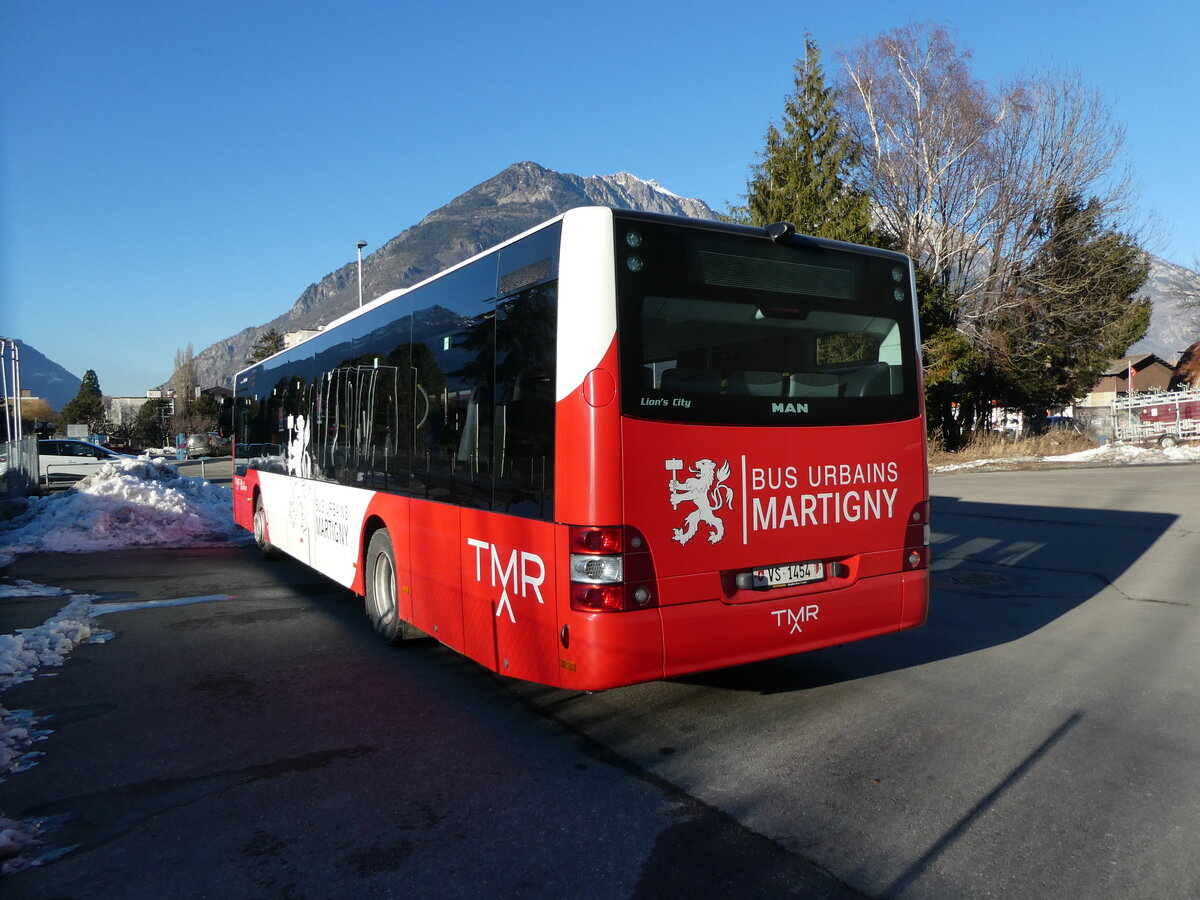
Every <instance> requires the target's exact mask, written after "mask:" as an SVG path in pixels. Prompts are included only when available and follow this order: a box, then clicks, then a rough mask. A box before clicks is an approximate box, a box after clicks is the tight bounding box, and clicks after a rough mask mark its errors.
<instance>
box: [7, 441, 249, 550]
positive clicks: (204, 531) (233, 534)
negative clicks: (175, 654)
mask: <svg viewBox="0 0 1200 900" xmlns="http://www.w3.org/2000/svg"><path fill="white" fill-rule="evenodd" d="M232 509H233V492H232V491H231V490H230V489H229V488H228V487H225V486H224V485H216V484H212V483H211V482H209V481H206V480H205V479H203V478H191V477H188V476H186V475H180V474H179V470H178V469H176V468H175V467H174V466H172V465H170V464H169V463H167V462H166V461H165V460H162V459H148V458H145V457H143V458H139V459H122V460H120V461H119V462H115V463H107V464H105V465H103V466H101V467H100V468H99V469H98V470H97V471H96V472H94V473H93V474H91V475H89V476H88V477H87V478H85V479H83V480H82V481H80V482H77V483H76V484H75V485H73V486H72V487H71V488H70V489H68V490H66V491H63V492H61V493H57V494H51V495H50V496H48V497H40V498H39V497H34V498H31V499H30V501H29V506H28V508H27V509H26V510H25V511H24V512H23V513H21V514H20V515H19V516H17V517H16V518H15V519H13V520H12V521H10V522H7V523H5V524H4V525H0V565H5V564H7V563H8V562H11V561H12V558H13V556H14V555H16V554H20V553H38V552H66V553H86V552H88V551H92V550H113V549H117V548H121V547H186V546H190V545H194V544H196V543H197V542H204V543H212V542H228V541H244V540H246V539H247V538H248V535H247V532H245V531H244V530H242V529H241V528H238V527H237V526H236V525H234V523H233V514H232Z"/></svg>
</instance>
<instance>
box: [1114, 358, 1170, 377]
mask: <svg viewBox="0 0 1200 900" xmlns="http://www.w3.org/2000/svg"><path fill="white" fill-rule="evenodd" d="M1154 363H1161V364H1162V365H1164V366H1166V367H1167V368H1168V369H1170V368H1171V364H1170V363H1169V362H1167V361H1166V360H1165V359H1163V358H1162V357H1161V356H1156V355H1155V354H1153V353H1135V354H1134V355H1133V356H1125V357H1122V358H1121V359H1114V360H1113V361H1112V362H1110V363H1109V364H1108V368H1107V369H1105V370H1104V371H1103V372H1102V373H1101V374H1103V375H1124V374H1125V373H1126V372H1128V371H1129V367H1130V366H1133V369H1134V371H1138V370H1140V369H1144V368H1146V366H1149V365H1153V364H1154Z"/></svg>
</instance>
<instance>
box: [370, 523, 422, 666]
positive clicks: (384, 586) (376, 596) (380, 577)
mask: <svg viewBox="0 0 1200 900" xmlns="http://www.w3.org/2000/svg"><path fill="white" fill-rule="evenodd" d="M364 599H365V604H366V607H367V616H368V617H369V618H370V619H371V627H373V628H374V629H375V630H376V631H377V632H378V633H379V635H380V636H381V637H382V638H383V639H384V640H385V641H387V643H389V644H398V643H400V642H401V641H403V640H405V639H407V638H410V637H416V636H417V635H419V634H420V632H419V631H418V630H417V629H415V628H413V627H412V626H411V625H409V624H408V623H407V622H405V621H404V620H403V619H401V618H400V604H399V598H398V597H397V593H396V551H395V550H394V549H393V548H392V536H391V535H390V534H388V530H387V529H386V528H380V529H379V530H378V531H376V532H375V533H374V534H373V535H371V542H370V543H369V544H368V545H367V577H366V597H365V598H364Z"/></svg>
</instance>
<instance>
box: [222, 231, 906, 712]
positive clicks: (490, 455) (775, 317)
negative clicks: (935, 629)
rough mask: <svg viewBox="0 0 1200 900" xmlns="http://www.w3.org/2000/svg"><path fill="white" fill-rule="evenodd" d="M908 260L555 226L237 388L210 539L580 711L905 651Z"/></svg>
mask: <svg viewBox="0 0 1200 900" xmlns="http://www.w3.org/2000/svg"><path fill="white" fill-rule="evenodd" d="M914 290H915V288H914V279H913V271H912V266H911V264H910V261H909V260H908V258H907V257H905V256H902V255H899V254H896V253H891V252H888V251H884V250H878V249H873V248H867V247H858V246H853V245H849V244H842V243H837V242H833V241H826V240H819V239H815V238H808V237H803V236H800V235H796V234H794V229H793V228H792V227H791V226H790V225H786V224H781V225H777V226H771V227H770V228H766V229H763V228H751V227H742V226H733V225H727V224H722V223H717V222H707V221H698V220H691V219H680V218H673V217H666V216H658V215H651V214H645V213H636V212H626V211H618V210H610V209H605V208H598V207H589V208H581V209H576V210H572V211H570V212H568V213H566V214H565V215H562V216H559V217H558V218H555V219H553V220H551V221H549V222H547V223H545V224H543V225H541V226H539V227H537V228H534V229H532V230H531V231H528V232H526V233H524V234H522V235H520V236H518V237H515V238H513V239H512V240H510V241H507V242H506V243H504V244H501V245H500V246H498V247H496V248H494V249H492V250H489V251H487V252H484V253H481V254H479V255H478V256H476V257H474V258H472V259H470V260H468V261H466V262H463V263H461V264H459V265H457V266H454V267H453V268H451V269H449V270H447V271H445V272H443V273H441V274H439V275H437V276H435V277H433V278H430V279H429V280H427V281H425V282H423V283H421V284H419V285H417V286H415V287H413V288H409V289H407V290H402V291H396V292H394V293H392V294H387V295H384V296H383V297H380V298H378V299H376V300H375V301H373V302H371V303H370V304H368V305H366V306H363V307H362V308H361V309H359V310H356V311H354V312H352V313H350V314H348V315H347V316H345V317H343V318H342V319H340V320H338V321H337V322H335V323H332V324H331V325H329V326H327V327H326V328H325V329H324V330H323V331H322V332H321V333H320V334H319V335H317V336H315V337H313V338H311V339H309V340H307V341H305V342H303V343H301V344H299V345H297V346H295V347H292V348H290V349H287V350H284V351H283V352H281V353H278V354H276V355H275V356H272V357H270V358H268V359H266V360H264V361H263V362H260V363H258V364H257V365H254V366H252V367H250V368H248V369H246V370H245V371H243V372H241V373H239V374H238V376H237V381H236V387H235V407H234V410H235V417H236V423H235V428H236V435H235V437H236V445H235V463H236V469H235V477H234V501H233V502H234V510H233V514H234V518H235V519H236V521H237V522H238V523H239V524H241V525H242V526H243V527H245V528H247V529H250V530H252V531H253V532H254V535H255V538H256V540H257V542H258V543H259V545H260V546H261V547H262V548H263V549H264V550H273V549H274V548H278V549H280V550H282V551H285V552H286V553H288V554H290V555H291V556H293V557H295V558H296V559H299V560H300V561H302V562H304V563H307V564H308V565H310V566H312V567H313V568H315V569H317V570H319V571H320V572H322V573H324V574H325V575H327V576H328V577H330V578H332V579H333V580H334V581H337V582H338V583H340V584H342V585H345V586H346V587H348V588H351V589H352V590H353V591H354V592H356V593H358V594H360V595H363V596H364V597H365V605H366V610H367V613H368V615H369V616H370V618H371V621H372V622H373V624H374V627H375V628H376V629H377V630H378V631H379V632H380V633H381V634H382V635H383V636H384V637H385V638H386V639H388V640H389V641H393V642H395V641H399V640H400V639H402V638H405V637H409V636H414V635H419V634H426V635H431V636H432V637H435V638H436V639H437V640H439V641H441V642H442V643H444V644H446V645H447V646H449V647H452V648H453V649H455V650H457V651H459V652H460V653H463V654H465V655H467V656H469V657H470V658H471V659H474V660H476V661H478V662H479V663H481V664H483V665H485V666H487V667H488V668H490V669H493V670H495V671H497V672H500V673H502V674H505V675H510V676H513V677H516V678H521V679H526V680H530V681H536V682H541V683H544V684H550V685H558V686H561V687H564V688H575V689H581V690H594V689H601V688H608V687H614V686H618V685H625V684H631V683H635V682H640V681H648V680H653V679H661V678H669V677H671V676H676V675H682V674H684V673H689V672H697V671H701V670H706V669H714V668H718V667H723V666H732V665H738V664H742V663H748V662H752V661H755V660H763V659H768V658H772V657H778V656H783V655H786V654H793V653H798V652H801V651H805V650H812V649H814V648H818V647H825V646H828V645H831V644H841V643H845V642H847V641H853V640H857V639H859V638H866V637H870V636H873V635H880V634H885V633H888V632H892V631H897V630H899V629H904V628H911V627H913V626H917V625H920V624H922V623H923V622H924V621H925V616H926V609H927V606H928V568H927V567H928V560H929V553H928V521H929V492H928V478H927V469H926V462H925V430H924V425H923V421H922V418H923V416H922V413H923V405H922V404H923V400H922V391H921V366H920V359H919V352H918V337H917V326H916V301H915V296H914Z"/></svg>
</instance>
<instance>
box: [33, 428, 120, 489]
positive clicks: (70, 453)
mask: <svg viewBox="0 0 1200 900" xmlns="http://www.w3.org/2000/svg"><path fill="white" fill-rule="evenodd" d="M134 458H135V457H132V456H129V455H128V454H126V453H117V452H116V451H113V450H109V449H108V448H107V447H101V446H100V445H99V444H93V443H91V442H90V441H78V440H72V439H70V438H64V439H61V440H57V439H56V440H41V441H38V480H39V481H40V483H41V484H42V486H43V487H63V486H66V485H70V484H73V483H75V482H76V481H79V480H80V479H82V478H86V477H87V476H88V475H91V474H92V473H93V472H95V471H96V470H98V469H99V468H100V467H101V466H102V465H104V464H105V463H109V462H118V461H119V460H122V459H134Z"/></svg>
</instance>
